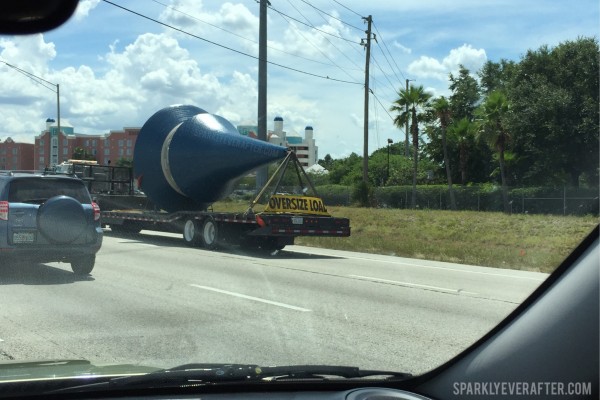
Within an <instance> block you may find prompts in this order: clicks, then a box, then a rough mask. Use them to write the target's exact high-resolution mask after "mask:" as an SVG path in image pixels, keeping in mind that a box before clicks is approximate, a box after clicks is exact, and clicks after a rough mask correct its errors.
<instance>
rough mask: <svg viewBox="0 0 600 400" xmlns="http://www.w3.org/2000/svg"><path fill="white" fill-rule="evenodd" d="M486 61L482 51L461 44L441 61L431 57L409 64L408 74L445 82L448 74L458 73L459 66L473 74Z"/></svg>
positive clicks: (423, 57)
mask: <svg viewBox="0 0 600 400" xmlns="http://www.w3.org/2000/svg"><path fill="white" fill-rule="evenodd" d="M486 61H487V55H486V53H485V50H484V49H474V48H473V47H472V46H471V45H467V44H463V45H462V46H461V47H458V48H455V49H452V50H450V53H449V54H448V55H447V56H446V57H444V58H443V59H442V60H441V61H439V60H438V59H435V58H433V57H427V56H421V57H419V58H418V59H417V60H415V61H413V62H411V63H410V65H409V66H408V72H409V74H411V75H412V76H414V77H416V78H421V79H428V78H433V79H438V80H440V81H445V80H447V79H448V75H449V74H450V73H453V74H455V73H456V72H457V71H458V69H459V66H460V65H464V66H465V67H466V68H467V69H469V70H470V71H471V72H472V73H475V72H476V71H478V70H479V69H480V68H481V67H482V66H483V64H485V62H486Z"/></svg>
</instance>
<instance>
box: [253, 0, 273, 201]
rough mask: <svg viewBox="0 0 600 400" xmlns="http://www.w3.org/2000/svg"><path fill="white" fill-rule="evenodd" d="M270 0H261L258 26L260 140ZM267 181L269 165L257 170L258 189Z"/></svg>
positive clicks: (264, 135)
mask: <svg viewBox="0 0 600 400" xmlns="http://www.w3.org/2000/svg"><path fill="white" fill-rule="evenodd" d="M270 5H271V3H269V1H268V0H260V14H259V26H258V115H257V119H258V121H257V122H258V132H257V133H258V140H262V141H265V142H266V141H267V6H270ZM266 182H267V167H261V168H259V169H258V171H257V172H256V189H257V190H258V189H259V188H261V187H263V186H264V184H265V183H266Z"/></svg>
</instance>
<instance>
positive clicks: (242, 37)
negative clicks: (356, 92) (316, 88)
mask: <svg viewBox="0 0 600 400" xmlns="http://www.w3.org/2000/svg"><path fill="white" fill-rule="evenodd" d="M152 1H153V2H155V3H157V4H160V5H161V6H164V7H166V8H170V9H171V10H173V11H176V12H178V13H180V14H183V15H185V16H186V17H188V18H191V19H194V20H196V21H198V22H201V23H203V24H206V25H208V26H211V27H213V28H215V29H219V30H221V31H223V32H226V33H229V34H230V35H233V36H235V37H237V38H240V39H243V40H246V41H248V42H250V43H253V44H256V45H257V44H258V42H257V41H256V40H252V39H250V38H248V37H246V36H243V35H239V34H237V33H235V32H232V31H230V30H227V29H225V28H223V27H221V26H218V25H215V24H211V23H210V22H207V21H204V20H203V19H200V18H198V17H196V16H194V15H192V14H189V13H186V12H185V11H181V10H179V9H177V8H175V7H173V6H170V5H168V4H165V3H162V2H160V1H158V0H152ZM274 11H276V10H274ZM341 39H344V40H346V39H345V38H341ZM267 47H268V48H269V49H271V50H275V51H279V52H281V53H284V54H287V55H290V56H292V57H297V58H301V59H303V60H306V61H310V62H314V63H317V64H321V65H328V66H335V65H333V64H329V63H326V62H322V61H317V60H313V59H310V58H308V57H303V56H300V55H298V54H294V53H290V52H288V51H285V50H282V49H280V48H277V47H273V46H268V45H267Z"/></svg>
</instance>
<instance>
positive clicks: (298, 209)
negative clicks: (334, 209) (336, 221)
mask: <svg viewBox="0 0 600 400" xmlns="http://www.w3.org/2000/svg"><path fill="white" fill-rule="evenodd" d="M265 212H273V213H293V214H311V215H327V216H329V213H328V212H327V208H326V207H325V204H324V203H323V200H321V199H320V198H318V197H307V196H294V195H287V194H275V195H273V196H271V198H270V199H269V205H268V206H267V208H266V209H265Z"/></svg>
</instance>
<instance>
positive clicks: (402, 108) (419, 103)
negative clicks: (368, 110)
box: [390, 85, 431, 208]
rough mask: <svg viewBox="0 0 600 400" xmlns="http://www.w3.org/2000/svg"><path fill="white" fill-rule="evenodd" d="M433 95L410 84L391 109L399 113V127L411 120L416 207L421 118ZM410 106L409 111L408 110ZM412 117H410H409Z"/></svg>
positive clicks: (413, 206) (395, 119)
mask: <svg viewBox="0 0 600 400" xmlns="http://www.w3.org/2000/svg"><path fill="white" fill-rule="evenodd" d="M430 98H431V95H430V94H429V93H427V92H425V89H423V86H422V85H420V86H414V85H410V87H409V88H408V90H406V89H400V91H399V92H398V99H396V100H395V101H394V103H393V104H392V107H390V111H393V112H396V113H398V115H397V116H396V117H395V118H394V124H395V125H396V126H397V127H398V128H402V126H403V125H404V124H405V123H406V121H407V120H410V122H411V125H410V133H411V136H412V144H413V190H412V197H411V207H412V208H415V206H416V201H417V169H418V163H419V120H420V117H422V116H423V113H424V109H425V107H426V106H427V104H428V102H429V99H430ZM406 106H408V112H407V111H406ZM409 118H410V119H409Z"/></svg>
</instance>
